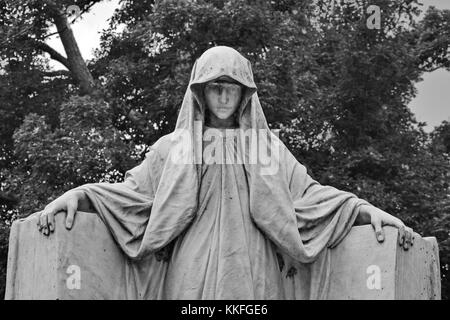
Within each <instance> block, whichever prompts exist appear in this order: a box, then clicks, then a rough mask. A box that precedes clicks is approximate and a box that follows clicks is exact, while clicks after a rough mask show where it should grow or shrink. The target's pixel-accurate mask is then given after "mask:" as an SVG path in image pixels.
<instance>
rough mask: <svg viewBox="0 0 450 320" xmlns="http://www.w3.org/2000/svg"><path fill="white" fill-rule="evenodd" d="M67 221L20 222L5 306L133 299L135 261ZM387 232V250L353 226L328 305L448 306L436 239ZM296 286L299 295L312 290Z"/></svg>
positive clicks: (95, 229) (104, 233)
mask: <svg viewBox="0 0 450 320" xmlns="http://www.w3.org/2000/svg"><path fill="white" fill-rule="evenodd" d="M64 220H65V214H64V213H61V214H58V215H56V230H55V232H54V233H53V234H51V235H50V237H46V236H44V235H42V234H41V233H40V232H39V231H38V230H37V227H36V223H37V214H34V215H32V216H30V217H28V218H26V219H20V220H17V221H15V222H14V223H13V225H12V228H11V234H10V242H9V248H10V250H9V254H8V271H7V283H6V294H5V299H122V298H125V294H126V293H125V292H124V291H125V290H124V288H125V287H126V286H125V270H124V269H125V264H126V263H127V262H126V261H127V259H126V257H125V256H124V255H123V254H122V252H121V251H120V249H119V248H118V247H117V245H116V243H115V242H114V239H113V238H112V236H111V235H110V233H109V231H108V229H107V228H106V226H105V225H104V224H103V222H102V221H101V219H100V218H99V217H98V216H97V215H96V214H93V213H86V212H78V213H77V216H76V219H75V223H74V226H73V228H72V230H71V231H67V230H66V229H65V227H64ZM384 229H385V232H386V239H385V241H384V242H383V243H382V244H379V243H378V242H377V241H376V239H375V233H374V232H373V230H372V227H371V226H358V227H353V228H352V230H351V231H350V233H349V234H348V236H347V237H346V238H345V239H344V240H343V241H342V242H341V243H340V244H339V245H338V246H337V247H336V248H334V249H332V250H330V251H329V253H330V258H331V260H330V261H331V265H330V266H331V267H330V270H331V272H330V277H329V282H328V283H329V287H328V291H327V294H326V298H328V299H440V294H441V287H440V270H439V253H438V246H437V242H436V239H435V238H422V237H420V236H419V235H417V234H416V240H415V243H414V246H413V247H412V248H411V249H409V250H408V251H404V250H403V248H401V247H400V246H399V245H398V237H397V229H395V228H392V227H385V228H384ZM86 244H89V245H86ZM305 275H306V277H307V276H308V275H307V274H306V273H303V277H305ZM293 280H294V281H292V282H291V283H292V285H293V286H294V288H291V289H292V290H294V291H295V290H296V288H295V286H299V285H300V283H305V282H301V281H300V279H293ZM297 292H298V290H297Z"/></svg>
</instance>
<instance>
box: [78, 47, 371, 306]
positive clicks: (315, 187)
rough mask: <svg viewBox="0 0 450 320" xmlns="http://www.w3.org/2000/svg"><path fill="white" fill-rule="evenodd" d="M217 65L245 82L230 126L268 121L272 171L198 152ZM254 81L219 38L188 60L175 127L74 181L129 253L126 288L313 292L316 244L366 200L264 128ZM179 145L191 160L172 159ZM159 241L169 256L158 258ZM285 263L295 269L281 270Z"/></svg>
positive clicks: (144, 292)
mask: <svg viewBox="0 0 450 320" xmlns="http://www.w3.org/2000/svg"><path fill="white" fill-rule="evenodd" d="M224 75H225V76H229V77H231V78H233V79H234V80H236V81H238V82H239V83H241V84H242V85H243V87H244V96H243V99H242V102H241V105H240V107H239V110H238V111H237V112H238V123H239V128H236V132H237V131H238V130H248V129H251V130H252V129H254V130H265V131H267V132H268V134H269V135H270V140H271V141H273V142H274V145H276V147H277V148H276V150H275V149H274V150H272V151H273V152H275V153H276V155H277V156H276V157H275V160H274V161H275V162H276V163H275V165H276V168H277V170H276V171H275V172H273V173H271V174H262V169H263V167H262V165H261V164H258V163H257V164H252V163H207V162H206V161H205V159H204V154H203V152H202V151H204V150H206V146H207V144H208V143H209V142H208V141H206V142H205V141H204V140H205V139H204V132H205V130H206V129H208V128H207V127H205V123H204V119H205V108H206V106H205V103H204V98H203V93H202V92H203V86H204V84H205V83H206V82H208V81H211V80H213V79H216V78H218V77H221V76H224ZM256 91H257V89H256V85H255V83H254V81H253V74H252V71H251V65H250V63H249V61H248V60H247V59H245V58H244V57H243V56H242V55H240V54H239V53H238V52H237V51H235V50H234V49H231V48H228V47H214V48H212V49H209V50H207V51H206V52H205V53H204V54H203V55H202V56H201V57H200V58H199V59H198V60H197V61H196V63H195V65H194V68H193V70H192V73H191V79H190V83H189V86H188V89H187V91H186V94H185V97H184V100H183V103H182V106H181V109H180V112H179V115H178V120H177V124H176V128H175V130H174V132H173V133H171V134H169V135H166V136H164V137H162V138H160V139H159V140H158V141H157V142H156V143H155V144H153V145H152V146H151V149H150V151H149V153H148V154H147V156H146V159H145V160H144V161H143V162H142V163H141V164H140V165H139V166H137V167H135V168H133V169H131V170H129V171H128V172H127V173H126V175H125V180H124V182H123V183H115V184H108V183H93V184H86V185H83V186H81V187H79V188H77V189H79V190H83V191H84V192H85V194H86V196H87V197H88V198H89V200H90V201H91V203H92V205H93V207H94V208H95V209H96V211H97V212H98V214H99V215H100V217H101V218H102V220H103V221H104V222H105V224H106V226H107V227H108V229H109V230H110V232H111V233H112V235H113V237H114V239H115V240H116V242H117V244H118V245H119V246H120V248H121V249H122V250H123V252H124V253H125V255H126V256H127V257H128V259H127V266H126V275H125V278H126V291H127V297H128V298H130V299H304V298H321V297H323V294H324V292H325V291H326V285H327V283H326V281H327V277H328V275H329V268H328V267H327V266H329V257H328V255H327V250H326V249H327V248H330V247H333V246H336V245H337V244H338V243H339V242H340V241H341V240H342V239H343V238H344V237H345V236H346V234H347V233H348V232H349V230H350V228H351V227H352V225H353V224H354V221H355V219H356V217H357V215H358V212H359V207H360V206H361V205H362V204H367V202H366V201H364V200H361V199H359V198H357V197H356V196H355V195H353V194H351V193H348V192H345V191H341V190H338V189H336V188H333V187H331V186H323V185H320V184H319V183H318V182H317V181H315V180H313V179H312V178H311V177H310V176H309V175H308V173H307V170H306V168H305V167H304V166H303V165H302V164H300V163H299V162H298V161H297V160H296V159H295V157H294V156H293V155H292V154H291V153H290V151H289V150H288V149H287V148H286V147H285V146H284V144H283V143H282V142H281V141H280V140H279V139H278V137H276V135H274V134H273V133H270V130H269V127H268V125H267V121H266V119H265V117H264V113H263V111H262V108H261V105H260V103H259V99H258V96H257V93H256ZM186 134H187V135H188V136H189V137H190V138H191V139H190V140H189V141H186V140H185V139H184V138H185V136H186ZM233 135H234V133H231V136H233ZM198 137H200V138H198ZM202 137H203V138H202ZM228 138H229V135H228V133H225V134H224V135H223V136H222V137H221V138H219V139H218V141H216V142H215V143H218V144H219V145H222V146H224V148H225V150H228V151H230V150H232V151H233V152H235V151H236V150H240V148H236V145H235V144H236V143H237V144H238V145H239V144H240V143H242V141H241V142H239V141H240V140H239V139H229V140H228ZM229 141H232V142H229ZM236 141H237V142H236ZM180 151H181V154H183V155H185V156H186V155H187V159H190V161H187V162H185V163H181V164H180V163H179V162H176V161H174V160H173V159H176V157H177V155H178V154H179V153H180ZM244 153H245V151H244ZM244 156H245V154H244ZM161 250H165V252H166V253H167V254H168V258H167V259H165V260H160V259H157V256H156V255H155V253H157V252H161ZM277 253H278V254H279V256H281V257H282V262H283V263H282V265H285V267H284V268H283V269H281V265H280V264H279V261H278V259H277ZM314 261H315V262H316V263H314V264H311V262H314ZM292 268H294V270H297V271H298V272H297V275H295V276H293V277H286V272H288V270H289V269H292ZM299 288H300V289H299Z"/></svg>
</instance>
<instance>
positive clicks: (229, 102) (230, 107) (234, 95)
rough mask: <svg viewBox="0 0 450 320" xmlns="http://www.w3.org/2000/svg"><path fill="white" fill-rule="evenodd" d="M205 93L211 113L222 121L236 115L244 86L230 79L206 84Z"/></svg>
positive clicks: (220, 79)
mask: <svg viewBox="0 0 450 320" xmlns="http://www.w3.org/2000/svg"><path fill="white" fill-rule="evenodd" d="M204 92H205V102H206V105H207V107H208V109H209V111H210V112H211V113H212V114H213V115H215V116H216V117H217V118H219V119H222V120H225V119H228V118H229V117H231V116H232V115H233V114H234V112H235V111H236V109H237V108H238V107H239V103H240V102H241V98H242V86H241V85H240V84H239V83H237V82H236V81H234V80H232V79H231V78H228V77H220V78H218V79H216V80H214V81H210V82H208V83H206V85H205V91H204Z"/></svg>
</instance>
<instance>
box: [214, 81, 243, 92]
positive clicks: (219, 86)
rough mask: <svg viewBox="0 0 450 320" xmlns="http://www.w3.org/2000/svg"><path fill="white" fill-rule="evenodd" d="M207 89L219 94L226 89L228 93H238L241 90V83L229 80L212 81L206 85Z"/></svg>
mask: <svg viewBox="0 0 450 320" xmlns="http://www.w3.org/2000/svg"><path fill="white" fill-rule="evenodd" d="M206 89H207V90H210V91H212V92H214V93H218V94H220V93H222V92H224V91H225V92H226V93H227V94H228V95H236V94H239V93H240V92H241V86H240V85H239V84H235V83H227V82H211V83H208V84H207V85H206Z"/></svg>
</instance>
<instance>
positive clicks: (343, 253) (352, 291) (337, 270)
mask: <svg viewBox="0 0 450 320" xmlns="http://www.w3.org/2000/svg"><path fill="white" fill-rule="evenodd" d="M384 230H385V233H386V238H385V241H384V242H383V243H382V244H379V243H378V242H377V240H376V238H375V233H374V232H373V230H372V226H358V227H353V228H352V230H351V231H350V233H349V234H348V235H347V237H346V238H345V239H344V240H343V241H342V242H341V243H340V244H339V245H338V246H337V247H336V248H334V249H332V250H331V265H332V268H331V275H330V278H331V281H330V288H329V292H328V299H371V300H380V299H383V300H393V299H395V300H401V299H441V279H440V269H439V251H438V245H437V242H436V238H434V237H430V238H422V237H420V236H419V235H418V234H416V236H415V238H416V239H415V241H414V245H413V246H412V247H411V248H409V250H407V251H405V250H403V248H402V247H400V246H399V244H398V230H397V229H396V228H393V227H384Z"/></svg>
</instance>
